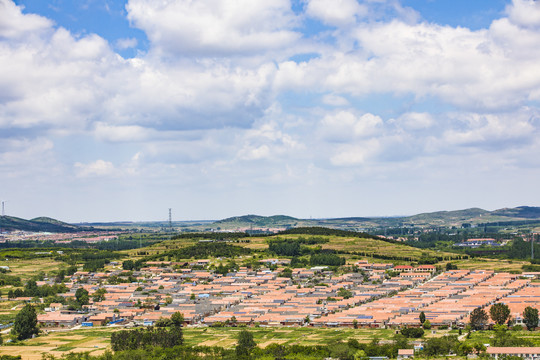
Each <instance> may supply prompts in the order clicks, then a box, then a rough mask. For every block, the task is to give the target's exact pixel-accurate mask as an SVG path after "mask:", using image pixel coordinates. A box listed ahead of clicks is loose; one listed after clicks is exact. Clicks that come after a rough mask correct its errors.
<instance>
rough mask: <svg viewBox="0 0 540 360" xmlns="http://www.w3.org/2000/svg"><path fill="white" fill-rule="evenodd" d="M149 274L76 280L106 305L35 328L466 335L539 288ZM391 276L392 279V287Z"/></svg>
mask: <svg viewBox="0 0 540 360" xmlns="http://www.w3.org/2000/svg"><path fill="white" fill-rule="evenodd" d="M277 261H278V259H276V263H277ZM271 264H272V263H271ZM149 265H150V266H147V267H146V268H143V269H141V271H137V272H133V273H132V276H134V277H135V278H136V279H137V282H132V283H120V284H114V285H111V284H105V285H103V284H104V283H106V282H107V280H108V279H109V278H110V277H111V276H113V275H115V276H120V277H121V276H122V275H125V274H126V272H123V271H120V270H118V271H113V272H110V273H88V272H77V273H76V274H75V275H74V276H73V277H72V281H71V282H70V283H67V284H66V285H67V286H68V288H69V289H70V291H69V292H68V293H66V294H63V296H65V297H74V295H75V292H76V290H77V289H78V288H79V287H83V288H84V289H86V290H87V291H88V292H89V293H90V296H91V297H92V295H93V293H95V291H97V290H98V289H99V288H104V289H105V290H106V294H105V299H104V300H102V301H96V302H93V301H91V302H90V304H89V305H87V306H86V307H85V308H86V311H87V312H86V313H84V314H79V313H70V312H68V311H66V309H65V308H64V307H62V305H61V304H51V306H50V309H49V310H50V311H49V312H48V313H46V314H41V315H39V316H38V321H39V322H40V324H42V325H43V326H76V325H83V324H86V326H88V325H89V324H92V325H93V326H96V325H104V324H107V323H114V322H117V321H120V320H125V321H132V322H135V323H139V324H143V325H151V324H154V323H155V322H156V321H158V320H159V319H160V318H168V317H170V316H171V315H172V314H173V313H175V312H181V313H182V314H183V315H184V318H185V321H186V324H200V325H215V324H217V323H227V322H228V323H237V324H241V323H243V324H248V325H249V324H259V325H262V326H325V327H332V326H340V327H353V326H365V327H385V326H394V325H395V326H401V325H409V326H414V325H418V318H419V314H420V312H421V311H423V312H424V313H425V315H426V318H428V319H429V320H430V321H431V323H432V324H433V325H434V326H443V325H463V324H465V323H466V322H467V320H468V315H469V314H470V312H471V311H472V310H474V309H475V308H477V307H485V308H489V306H491V305H492V304H494V303H496V302H498V301H503V302H505V303H507V304H508V305H509V306H510V308H511V310H512V316H513V318H514V319H516V320H517V321H520V319H521V314H522V312H523V309H524V308H525V307H527V306H529V305H531V306H535V304H537V303H538V300H539V297H540V287H538V286H535V283H531V280H530V279H521V278H520V277H519V276H518V275H513V274H508V273H494V272H492V271H482V270H476V271H469V270H452V271H446V272H444V273H441V274H439V275H436V274H435V270H436V269H435V267H434V266H432V265H427V266H419V267H416V268H413V267H399V266H396V267H394V266H393V265H392V264H384V267H385V268H386V269H381V267H382V266H381V265H378V266H373V265H375V264H368V263H367V262H366V263H364V262H362V263H359V264H358V266H363V267H364V269H365V270H366V271H369V275H368V279H367V280H368V281H367V282H366V275H365V273H348V274H343V275H339V276H338V275H335V274H333V273H332V272H330V271H328V270H327V269H325V268H324V267H317V268H310V269H308V268H302V269H294V270H293V274H292V278H288V277H282V276H281V275H280V273H281V271H282V270H283V269H282V268H278V269H276V270H274V271H272V270H270V269H267V268H266V269H261V270H259V271H253V270H251V269H248V268H240V270H239V271H237V272H233V273H230V274H226V275H221V274H216V273H214V272H212V271H207V270H193V269H189V268H185V269H180V270H174V269H173V268H172V267H170V266H169V265H171V264H163V263H159V264H158V263H156V264H149ZM370 265H371V266H370ZM389 269H393V271H394V275H395V274H396V272H397V273H398V275H397V276H394V277H392V278H389V277H388V276H387V275H386V271H387V270H389ZM53 305H54V306H53Z"/></svg>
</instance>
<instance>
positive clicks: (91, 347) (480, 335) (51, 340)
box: [0, 327, 540, 360]
mask: <svg viewBox="0 0 540 360" xmlns="http://www.w3.org/2000/svg"><path fill="white" fill-rule="evenodd" d="M243 329H245V328H211V327H203V328H201V327H187V328H184V339H185V344H186V345H189V346H217V347H223V348H233V347H234V346H235V345H236V342H237V338H238V334H239V332H240V331H241V330H243ZM247 329H248V330H249V331H250V332H251V333H252V334H253V337H254V340H255V342H256V343H257V346H259V347H261V348H264V347H266V346H268V345H270V344H283V345H305V346H316V345H321V344H330V343H333V342H338V341H348V340H349V339H356V340H358V341H359V342H361V343H369V342H371V341H373V340H374V339H377V340H378V341H380V342H382V343H384V342H387V341H390V340H392V337H393V336H394V334H395V330H393V329H342V328H341V329H332V328H310V327H282V328H262V327H260V328H257V327H255V328H247ZM113 331H117V329H113V328H110V327H106V328H105V327H104V328H95V329H78V330H72V331H58V332H50V333H48V334H43V335H40V336H39V337H37V338H35V339H30V340H26V341H24V343H23V344H24V345H9V346H2V347H0V354H1V355H8V354H9V355H21V356H22V358H23V360H38V359H41V358H42V354H43V353H48V354H52V355H54V356H56V357H59V356H62V355H64V354H67V353H70V352H89V353H90V354H92V355H99V354H102V353H103V352H105V351H106V350H107V348H109V344H110V341H109V338H110V334H111V333H112V332H113ZM512 334H513V335H514V336H517V337H519V338H524V339H527V340H530V341H532V342H533V343H534V345H535V346H540V332H529V331H512ZM444 335H458V332H457V330H435V331H427V332H426V334H425V335H424V337H423V339H429V338H433V337H441V336H444ZM493 336H494V332H493V331H478V332H472V333H471V337H470V339H469V340H468V342H469V343H471V344H474V343H478V342H480V343H489V342H490V339H491V338H492V337H493ZM464 337H465V332H464V333H463V335H462V336H461V337H460V338H461V339H462V340H464Z"/></svg>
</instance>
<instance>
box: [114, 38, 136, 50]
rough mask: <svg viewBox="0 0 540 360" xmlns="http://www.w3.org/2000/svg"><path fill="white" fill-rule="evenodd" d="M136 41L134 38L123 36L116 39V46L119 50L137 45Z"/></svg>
mask: <svg viewBox="0 0 540 360" xmlns="http://www.w3.org/2000/svg"><path fill="white" fill-rule="evenodd" d="M137 44H138V41H137V39H135V38H123V39H118V40H117V41H116V48H117V49H120V50H126V49H131V48H134V47H137Z"/></svg>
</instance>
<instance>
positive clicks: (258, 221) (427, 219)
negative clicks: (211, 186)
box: [211, 206, 540, 229]
mask: <svg viewBox="0 0 540 360" xmlns="http://www.w3.org/2000/svg"><path fill="white" fill-rule="evenodd" d="M535 219H538V220H540V207H532V206H520V207H516V208H504V209H498V210H494V211H488V210H484V209H481V208H470V209H463V210H452V211H436V212H431V213H421V214H417V215H412V216H396V217H345V218H328V219H298V218H294V217H291V216H285V215H273V216H260V215H244V216H235V217H230V218H227V219H223V220H219V221H216V222H214V223H212V224H211V227H213V228H217V227H219V228H221V229H232V228H245V227H250V226H257V227H267V228H279V227H284V226H288V227H299V226H326V227H332V228H342V229H348V228H358V227H372V226H385V227H393V226H406V225H411V226H459V225H461V224H463V223H471V224H479V223H488V222H497V221H501V222H502V221H523V220H535Z"/></svg>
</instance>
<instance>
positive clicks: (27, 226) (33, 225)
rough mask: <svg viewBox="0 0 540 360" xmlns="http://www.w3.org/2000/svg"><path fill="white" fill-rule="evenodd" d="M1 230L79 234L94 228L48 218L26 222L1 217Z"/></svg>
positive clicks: (10, 217) (19, 219)
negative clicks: (78, 232)
mask: <svg viewBox="0 0 540 360" xmlns="http://www.w3.org/2000/svg"><path fill="white" fill-rule="evenodd" d="M0 229H2V230H8V231H13V230H22V231H34V232H77V231H88V230H94V229H93V228H88V227H81V226H76V225H71V224H67V223H64V222H62V221H59V220H55V219H51V218H48V217H38V218H35V219H32V220H25V219H21V218H18V217H14V216H0Z"/></svg>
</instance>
